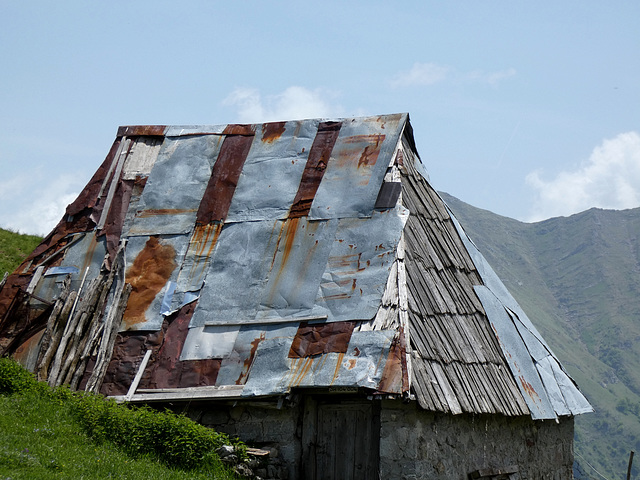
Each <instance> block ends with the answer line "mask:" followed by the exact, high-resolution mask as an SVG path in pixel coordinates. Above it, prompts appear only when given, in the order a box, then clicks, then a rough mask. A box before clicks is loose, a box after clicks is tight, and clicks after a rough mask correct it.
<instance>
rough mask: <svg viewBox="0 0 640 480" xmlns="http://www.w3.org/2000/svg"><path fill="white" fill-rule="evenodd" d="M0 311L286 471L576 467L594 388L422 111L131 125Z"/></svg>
mask: <svg viewBox="0 0 640 480" xmlns="http://www.w3.org/2000/svg"><path fill="white" fill-rule="evenodd" d="M0 319H1V320H0V354H12V355H14V356H15V357H16V358H18V359H19V360H20V361H21V362H22V363H23V364H25V365H26V366H27V367H28V368H30V369H31V370H33V371H34V372H36V373H37V375H38V376H39V377H40V378H41V379H43V380H45V379H46V380H47V381H48V382H49V383H50V384H51V385H57V384H61V383H68V384H70V385H71V386H72V388H76V389H85V390H89V391H95V392H102V393H103V394H105V395H109V396H114V397H116V398H118V399H119V400H121V401H128V402H144V403H159V404H162V405H169V406H171V407H172V408H174V409H177V410H181V411H187V412H188V413H189V415H191V416H192V417H193V418H195V419H196V420H198V421H199V422H201V423H203V424H205V425H210V426H212V427H215V428H217V429H219V430H221V431H226V432H228V433H231V434H235V435H238V436H239V437H240V438H241V439H243V440H244V441H246V442H248V443H249V444H252V445H255V446H259V447H269V448H271V449H272V451H273V452H274V453H276V455H277V457H278V459H279V461H280V467H279V468H274V469H272V470H271V471H270V472H269V474H270V475H271V476H272V477H279V478H289V479H293V478H307V479H325V478H346V479H351V478H352V479H369V478H385V479H394V478H398V479H400V478H402V479H412V478H415V479H417V478H436V479H440V478H441V479H445V478H446V479H466V478H513V479H534V478H535V479H554V480H555V479H566V478H572V464H573V419H574V416H575V415H577V414H581V413H585V412H589V411H591V410H592V409H591V406H590V405H589V403H588V402H587V401H586V399H585V398H584V397H583V395H582V394H581V393H580V391H579V390H578V388H577V386H576V385H575V383H574V382H573V380H572V379H571V378H570V377H569V376H568V375H567V373H566V372H565V370H564V369H563V368H562V366H561V365H560V363H559V361H558V360H557V358H556V357H555V356H554V354H553V353H552V351H551V349H550V348H549V346H548V345H547V344H546V343H545V341H544V340H543V339H542V337H541V336H540V334H539V333H538V331H537V330H536V328H535V326H534V325H533V324H532V323H531V321H530V320H529V319H528V317H527V315H526V314H525V313H524V312H523V311H522V309H521V308H520V307H519V306H518V304H517V303H516V302H515V300H514V299H513V297H512V296H511V295H510V294H509V292H508V291H507V290H506V288H505V287H504V285H503V284H502V283H501V282H500V280H499V279H498V278H497V276H496V275H495V273H494V272H493V270H492V269H491V267H490V266H489V265H488V264H487V262H486V261H485V260H484V258H483V257H482V255H481V254H480V252H479V251H478V250H477V248H476V247H475V245H474V244H473V242H472V241H471V240H470V239H469V238H468V237H467V236H466V234H465V233H464V230H463V229H462V227H461V226H460V224H459V223H458V222H457V221H456V219H455V218H454V216H453V215H452V213H451V212H450V211H449V210H448V208H447V206H446V205H445V203H444V202H443V201H442V199H441V198H440V197H439V195H438V194H437V193H436V191H435V190H434V189H433V188H432V187H431V185H430V182H429V178H428V175H427V173H426V170H425V168H424V166H423V164H422V162H421V160H420V158H419V156H418V153H417V149H416V146H415V143H414V138H413V133H412V127H411V124H410V122H409V117H408V115H407V114H394V115H383V116H377V117H367V118H347V119H336V120H319V119H316V120H302V121H289V122H273V123H265V124H256V125H219V126H132V127H120V129H119V130H118V133H117V137H116V140H115V142H114V144H113V147H112V148H111V150H110V152H109V154H108V155H107V157H106V159H105V161H104V163H103V164H102V165H101V166H100V167H99V168H98V170H97V172H96V173H95V175H94V176H93V178H92V179H91V180H90V181H89V183H88V184H87V186H86V187H85V189H84V190H83V191H82V193H81V194H80V195H79V197H78V198H77V199H76V201H74V202H73V203H72V204H71V205H69V206H68V208H67V211H66V214H65V216H64V218H63V219H62V220H61V221H60V223H59V224H58V225H57V227H56V228H55V229H54V230H53V231H52V232H51V233H50V234H49V235H48V236H47V237H46V238H45V239H44V240H43V242H42V244H41V245H40V246H39V247H38V248H37V249H36V250H35V251H34V252H33V253H32V254H31V255H30V256H29V257H28V258H27V260H26V261H25V262H24V263H23V265H21V266H20V267H19V268H18V269H17V270H16V272H14V273H13V274H12V275H11V276H9V277H8V278H7V280H6V282H5V284H4V288H3V289H2V290H1V291H0ZM276 463H277V462H276Z"/></svg>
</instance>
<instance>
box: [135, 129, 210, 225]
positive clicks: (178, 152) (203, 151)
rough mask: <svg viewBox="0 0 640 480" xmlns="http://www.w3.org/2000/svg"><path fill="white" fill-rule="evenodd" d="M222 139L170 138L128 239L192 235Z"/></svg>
mask: <svg viewBox="0 0 640 480" xmlns="http://www.w3.org/2000/svg"><path fill="white" fill-rule="evenodd" d="M221 145H222V137H220V136H217V135H209V136H203V137H175V138H166V139H165V141H164V143H163V144H162V147H161V149H160V152H159V153H158V158H157V160H156V161H155V164H154V166H153V169H152V170H151V173H150V174H149V178H148V180H147V182H146V185H145V187H144V190H143V192H142V196H141V197H140V200H139V202H138V208H137V210H136V216H135V219H134V221H133V222H132V224H131V226H130V227H129V230H128V231H125V232H124V235H125V236H133V235H166V234H182V233H191V231H192V229H193V226H194V224H195V222H196V213H197V212H198V208H199V207H200V202H201V200H202V196H203V195H204V193H205V189H206V187H207V182H208V181H209V178H210V177H211V171H212V168H213V166H214V164H215V162H216V159H217V157H218V153H219V151H220V147H221Z"/></svg>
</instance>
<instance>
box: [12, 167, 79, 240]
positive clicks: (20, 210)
mask: <svg viewBox="0 0 640 480" xmlns="http://www.w3.org/2000/svg"><path fill="white" fill-rule="evenodd" d="M81 182H82V179H81V178H80V176H79V175H72V174H62V175H58V176H57V177H55V178H46V176H45V175H44V174H42V172H34V173H32V174H30V175H29V176H26V175H18V176H15V177H13V178H10V179H7V180H3V181H2V182H0V192H2V193H1V194H0V227H2V228H7V229H11V230H14V231H18V232H20V233H29V234H35V235H46V234H47V233H49V232H50V231H51V230H52V229H53V227H55V226H56V224H57V223H58V222H59V221H60V219H61V218H62V216H63V215H64V211H65V209H66V207H67V205H68V204H70V203H71V202H73V201H74V200H75V198H76V197H77V196H78V193H79V192H80V190H81V188H82V183H81Z"/></svg>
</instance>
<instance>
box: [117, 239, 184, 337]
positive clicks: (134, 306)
mask: <svg viewBox="0 0 640 480" xmlns="http://www.w3.org/2000/svg"><path fill="white" fill-rule="evenodd" d="M187 242H188V237H187V236H185V235H175V236H162V237H158V236H151V237H131V238H129V241H128V243H127V248H126V253H125V262H126V272H125V281H126V282H127V283H129V284H131V285H132V287H133V288H132V291H131V295H130V296H129V302H128V304H127V308H126V309H125V312H124V316H123V319H122V326H121V331H125V330H159V329H160V328H161V327H162V322H163V319H164V317H163V315H162V312H163V310H164V309H163V304H167V303H168V304H171V299H170V298H168V299H166V298H165V297H167V292H168V291H169V292H171V289H172V288H175V287H174V286H175V282H176V279H177V276H178V270H179V269H178V266H179V265H180V264H181V263H182V260H183V257H184V254H185V251H186V248H187Z"/></svg>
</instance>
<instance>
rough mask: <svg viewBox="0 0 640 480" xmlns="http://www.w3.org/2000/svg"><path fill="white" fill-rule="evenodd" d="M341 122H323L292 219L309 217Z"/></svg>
mask: <svg viewBox="0 0 640 480" xmlns="http://www.w3.org/2000/svg"><path fill="white" fill-rule="evenodd" d="M341 127H342V123H340V122H322V123H321V124H320V125H319V126H318V131H317V133H316V136H315V138H314V139H313V144H312V145H311V149H310V151H309V156H308V158H307V162H306V165H305V167H304V171H303V174H302V178H301V180H300V185H299V187H298V191H297V193H296V196H295V198H294V199H293V203H292V205H291V212H290V214H289V216H290V218H298V217H304V216H307V215H309V211H310V210H311V204H312V203H313V199H314V198H315V196H316V192H317V191H318V187H319V186H320V182H321V181H322V177H323V176H324V172H325V170H326V169H327V164H328V163H329V159H330V158H331V152H332V151H333V147H334V145H335V143H336V140H337V139H338V135H339V134H340V128H341Z"/></svg>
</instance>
